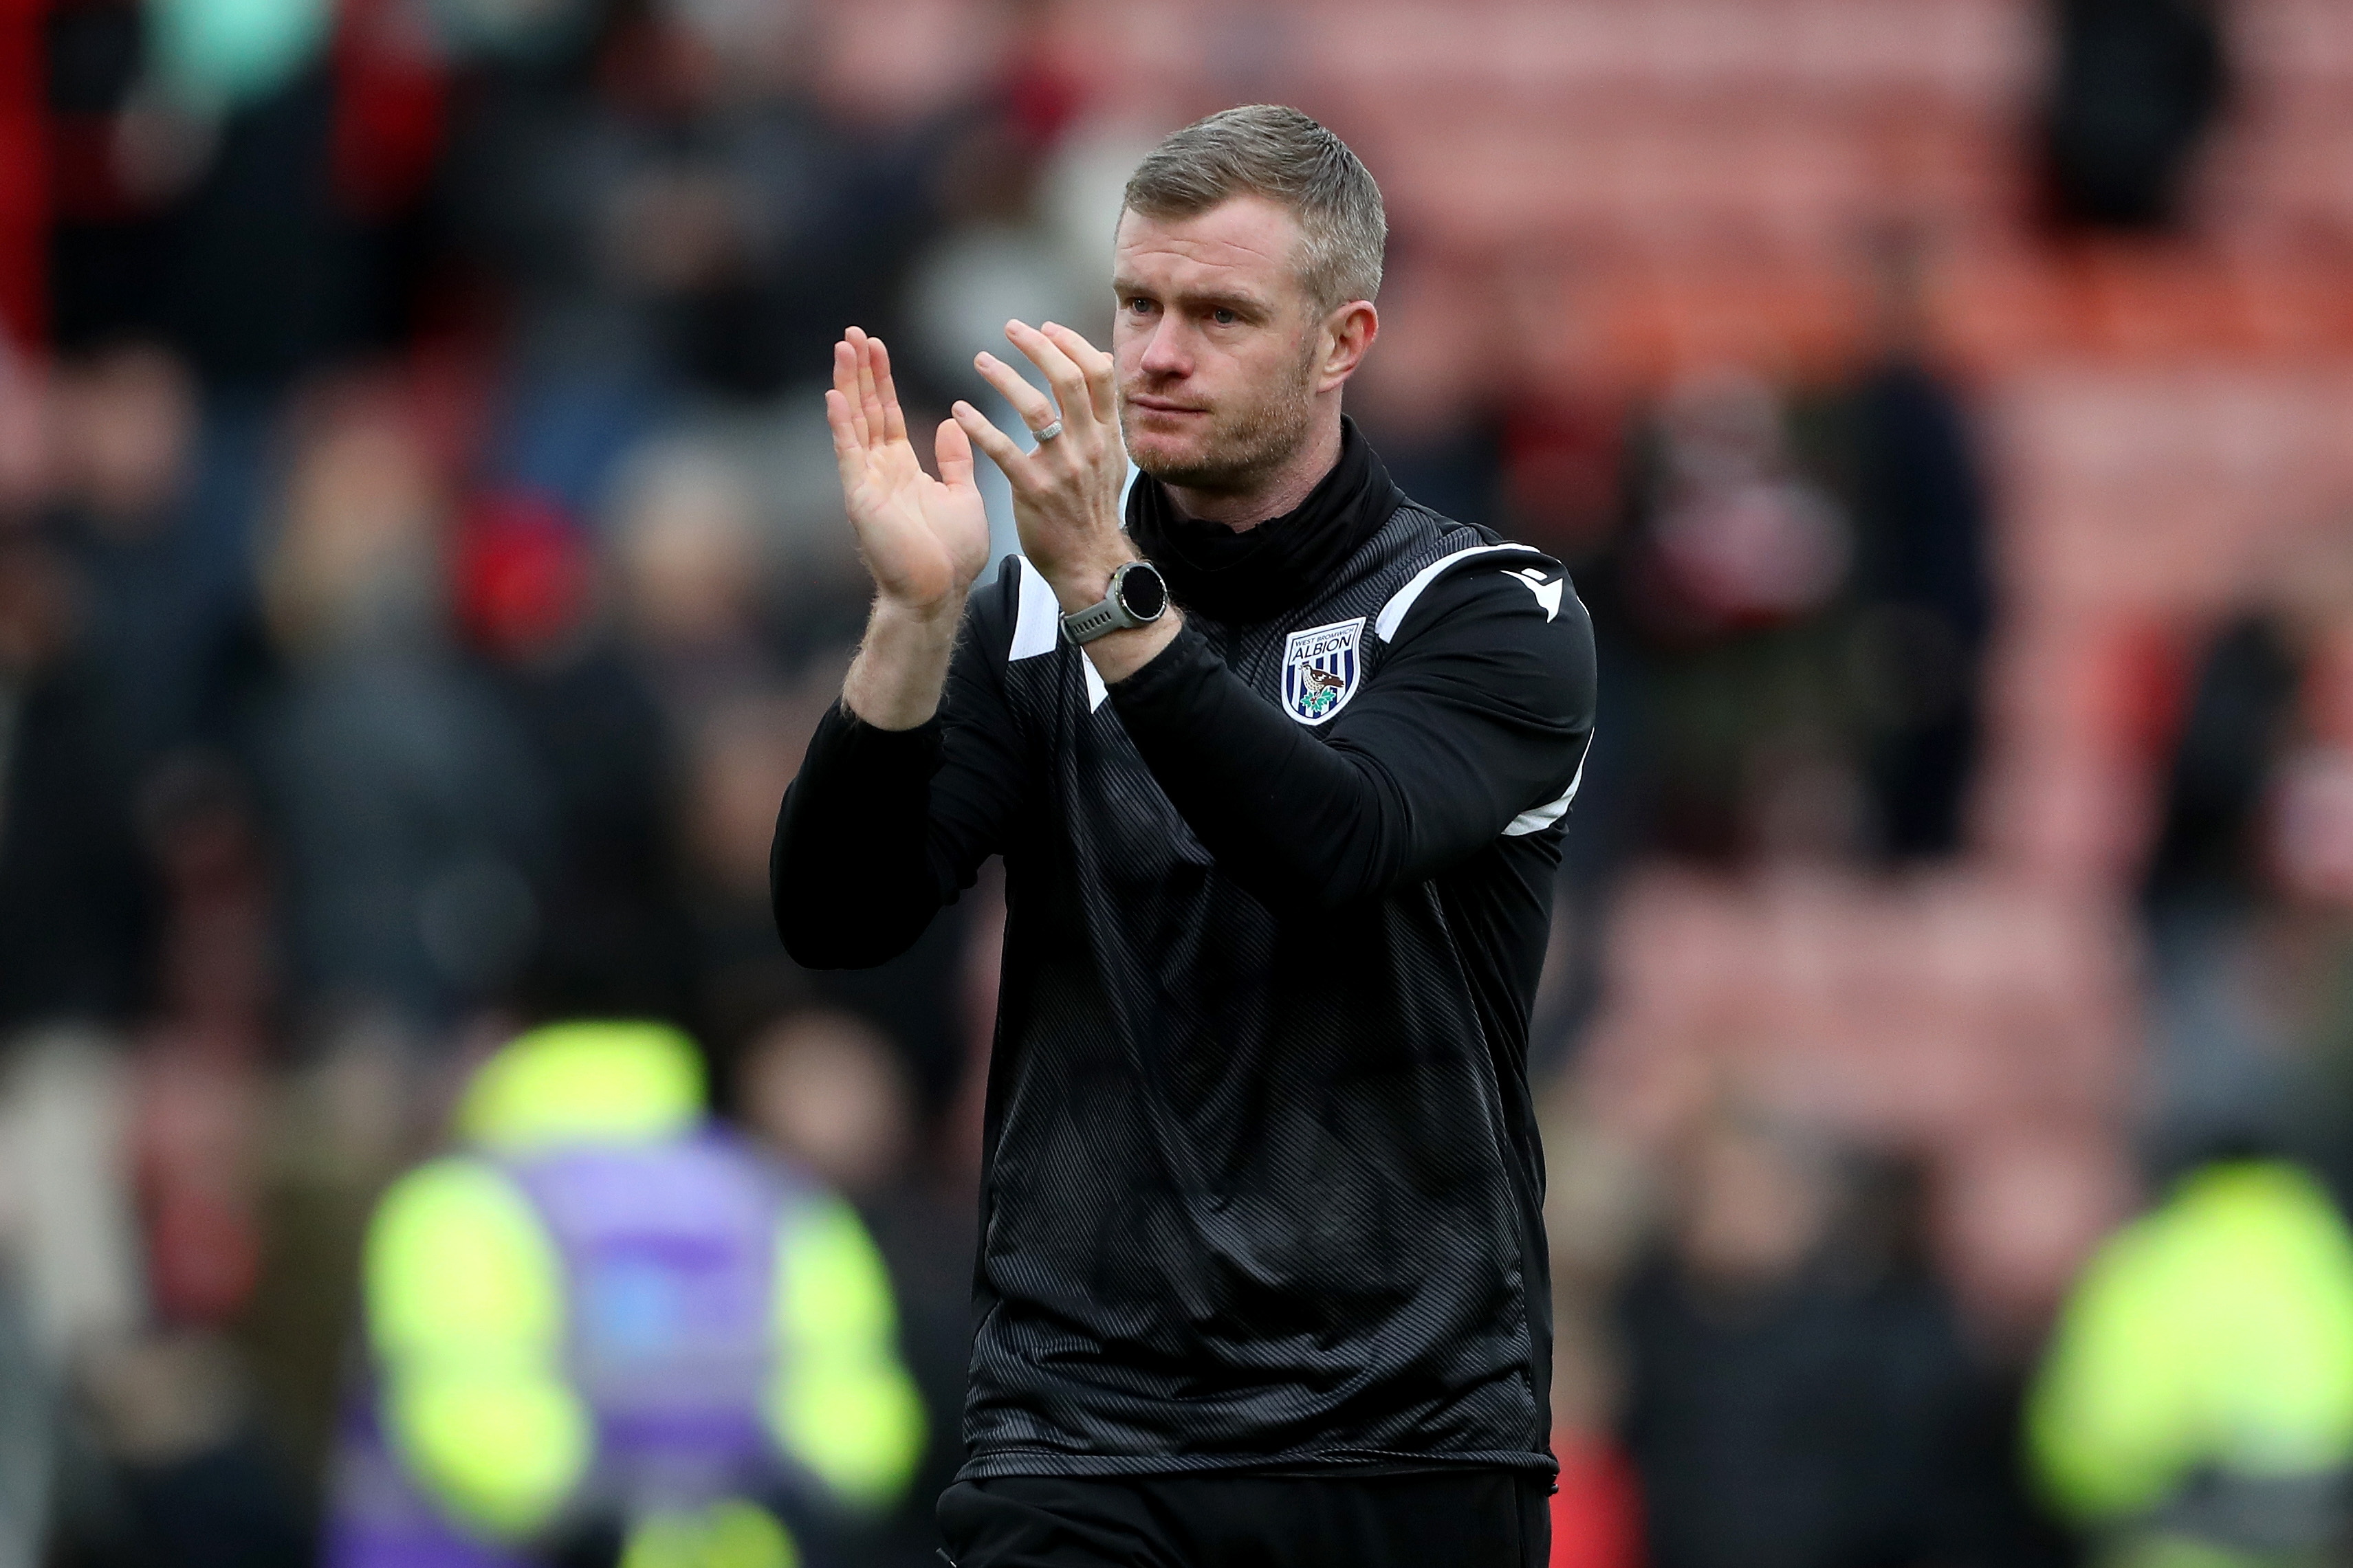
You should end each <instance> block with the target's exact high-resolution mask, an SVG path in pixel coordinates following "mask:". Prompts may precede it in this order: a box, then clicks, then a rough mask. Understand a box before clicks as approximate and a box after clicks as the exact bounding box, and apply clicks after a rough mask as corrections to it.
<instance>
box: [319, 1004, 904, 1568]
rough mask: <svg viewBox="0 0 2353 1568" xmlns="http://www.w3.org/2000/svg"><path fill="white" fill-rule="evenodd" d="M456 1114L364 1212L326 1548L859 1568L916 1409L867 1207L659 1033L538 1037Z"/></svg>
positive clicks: (558, 1032)
mask: <svg viewBox="0 0 2353 1568" xmlns="http://www.w3.org/2000/svg"><path fill="white" fill-rule="evenodd" d="M458 1121H459V1130H460V1131H461V1132H462V1133H463V1135H464V1137H465V1139H466V1141H467V1143H468V1145H469V1147H468V1149H467V1150H466V1151H465V1152H459V1153H455V1154H451V1155H448V1156H446V1157H444V1158H442V1159H439V1160H437V1161H435V1162H433V1163H429V1164H427V1165H426V1166H424V1167H422V1168H420V1169H419V1170H417V1171H415V1172H413V1173H410V1174H409V1175H407V1176H406V1177H405V1178H403V1179H402V1180H401V1181H400V1182H399V1183H398V1184H396V1185H395V1186H394V1188H393V1189H392V1190H391V1191H390V1192H389V1193H388V1194H386V1195H385V1201H384V1204H383V1205H382V1207H381V1208H380V1209H379V1211H378V1213H377V1215H376V1218H375V1223H374V1225H373V1226H372V1227H371V1229H370V1233H369V1237H368V1248H367V1260H366V1327H367V1342H368V1348H369V1352H370V1359H371V1363H372V1367H373V1371H374V1374H375V1382H374V1386H373V1387H371V1388H370V1389H369V1390H368V1392H367V1394H366V1396H365V1398H364V1400H363V1401H361V1402H359V1403H358V1404H357V1405H355V1407H354V1409H353V1413H352V1418H351V1421H350V1424H349V1426H348V1430H347V1435H346V1438H345V1444H344V1451H343V1458H342V1460H341V1462H340V1465H339V1472H338V1482H337V1495H336V1502H335V1521H334V1524H333V1527H332V1539H331V1543H330V1546H329V1551H328V1561H329V1562H331V1563H348V1564H353V1565H359V1564H370V1563H385V1562H392V1561H398V1562H401V1563H417V1564H442V1563H446V1564H448V1565H450V1568H461V1565H463V1568H475V1565H481V1564H497V1563H522V1562H525V1561H530V1560H532V1559H533V1558H534V1557H536V1556H539V1555H540V1554H541V1553H543V1552H547V1553H552V1554H554V1556H555V1557H556V1558H557V1559H558V1560H560V1561H583V1562H598V1561H601V1562H607V1563H610V1562H615V1561H620V1560H626V1561H628V1562H629V1563H637V1562H640V1561H651V1562H681V1561H683V1562H712V1561H721V1562H726V1563H740V1564H744V1568H792V1565H793V1564H796V1563H807V1564H808V1568H827V1565H828V1564H846V1563H854V1562H859V1561H862V1560H863V1559H862V1558H861V1557H860V1556H858V1555H856V1547H855V1542H857V1540H858V1539H859V1538H860V1534H861V1533H862V1532H863V1531H864V1530H865V1529H867V1528H869V1527H868V1525H867V1523H866V1521H870V1520H871V1518H872V1517H873V1516H874V1515H875V1514H876V1513H877V1512H878V1511H879V1510H883V1509H886V1508H888V1507H889V1506H890V1505H892V1503H893V1502H895V1501H896V1500H897V1499H898V1498H899V1496H900V1495H901V1493H902V1490H903V1489H904V1488H905V1486H906V1483H907V1480H908V1477H909V1473H910V1471H911V1469H912V1468H913V1465H914V1462H915V1459H916V1458H917V1455H918V1453H919V1451H920V1449H921V1447H922V1444H923V1415H922V1410H921V1407H920V1405H918V1404H917V1402H916V1398H915V1394H914V1390H913V1387H912V1386H910V1384H909V1382H908V1379H907V1374H906V1373H905V1372H904V1371H903V1370H902V1366H901V1364H900V1362H899V1358H898V1352H897V1347H896V1344H895V1332H896V1322H895V1318H896V1314H895V1310H894V1308H893V1303H892V1291H891V1286H890V1282H889V1280H888V1279H887V1278H886V1276H885V1275H884V1273H883V1270H882V1268H881V1261H880V1259H879V1258H877V1257H876V1255H875V1252H874V1247H873V1244H872V1243H871V1241H869V1240H868V1238H867V1234H866V1231H865V1228H864V1227H863V1226H861V1225H860V1222H859V1220H858V1218H857V1216H856V1215H855V1214H854V1213H853V1212H852V1211H851V1210H850V1209H849V1207H848V1205H844V1204H843V1203H842V1202H841V1201H840V1200H839V1199H838V1198H836V1197H834V1196H832V1195H831V1194H828V1193H827V1192H826V1191H825V1190H824V1189H823V1188H822V1187H821V1186H819V1185H818V1184H816V1183H814V1182H813V1181H811V1180H810V1179H808V1178H807V1176H805V1175H803V1174H801V1173H797V1172H795V1171H793V1170H791V1169H790V1168H788V1167H786V1166H784V1165H781V1164H777V1163H771V1162H768V1161H765V1160H762V1159H760V1158H758V1157H757V1156H755V1155H754V1154H753V1153H752V1152H749V1151H748V1150H747V1149H745V1148H744V1146H743V1145H741V1144H740V1143H738V1142H734V1141H733V1140H731V1139H729V1138H727V1137H726V1136H725V1135H723V1133H720V1132H719V1131H716V1130H715V1129H713V1128H712V1126H711V1125H710V1124H709V1123H708V1121H706V1120H705V1117H704V1112H703V1091H702V1070H701V1068H700V1066H699V1064H698V1062H697V1060H696V1057H695V1052H694V1049H693V1047H692V1046H691V1044H690V1043H689V1042H688V1041H687V1040H686V1039H685V1038H684V1037H681V1036H680V1035H679V1034H677V1033H676V1032H675V1031H673V1030H670V1029H669V1028H666V1027H663V1026H658V1025H644V1024H622V1023H582V1022H575V1023H560V1024H554V1025H550V1026H543V1027H541V1028H539V1029H536V1030H534V1031H533V1032H531V1033H529V1034H526V1035H524V1036H522V1037H521V1038H519V1039H517V1040H515V1041H514V1042H512V1044H510V1045H508V1046H506V1047H504V1048H503V1049H501V1051H500V1052H499V1053H498V1054H497V1055H495V1056H493V1057H492V1058H491V1059H490V1060H489V1061H488V1062H487V1063H486V1064H484V1066H483V1067H482V1068H480V1070H479V1071H478V1072H477V1073H476V1074H475V1076H474V1078H473V1079H472V1081H471V1083H470V1085H469V1087H468V1089H467V1090H466V1094H465V1098H464V1100H463V1101H462V1102H461V1104H460V1106H459V1114H458Z"/></svg>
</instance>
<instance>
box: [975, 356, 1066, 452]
mask: <svg viewBox="0 0 2353 1568" xmlns="http://www.w3.org/2000/svg"><path fill="white" fill-rule="evenodd" d="M972 363H973V368H975V369H976V370H977V371H979V372H980V375H981V379H982V380H984V381H986V382H987V383H988V384H989V385H991V386H993V387H995V388H997V391H999V392H1001V393H1003V394H1004V395H1005V401H1006V402H1008V403H1010V404H1011V405H1013V411H1014V412H1015V413H1016V414H1018V415H1019V416H1021V423H1023V424H1024V425H1027V426H1029V433H1030V434H1031V435H1033V436H1034V435H1036V434H1037V433H1038V432H1039V431H1040V430H1043V429H1044V428H1046V426H1049V425H1051V424H1052V423H1053V422H1054V421H1055V420H1057V419H1059V418H1060V417H1061V416H1060V414H1059V413H1057V412H1056V411H1055V408H1054V405H1053V404H1052V403H1051V402H1050V401H1049V400H1048V398H1047V396H1046V395H1045V394H1044V393H1042V392H1040V391H1039V390H1038V389H1037V388H1036V387H1034V386H1032V385H1030V384H1029V383H1028V382H1026V381H1024V380H1022V379H1021V373H1020V372H1019V371H1018V370H1015V369H1014V368H1013V367H1012V366H1011V365H1009V364H1007V363H1005V362H1004V361H1003V360H1001V359H998V358H997V356H996V355H995V354H987V353H984V354H975V355H974V356H973V361H972Z"/></svg>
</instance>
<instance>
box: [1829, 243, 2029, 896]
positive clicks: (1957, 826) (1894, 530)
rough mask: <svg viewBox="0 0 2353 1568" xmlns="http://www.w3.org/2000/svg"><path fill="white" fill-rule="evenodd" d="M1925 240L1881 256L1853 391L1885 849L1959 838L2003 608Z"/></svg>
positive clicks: (1876, 779)
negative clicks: (1870, 326)
mask: <svg viewBox="0 0 2353 1568" xmlns="http://www.w3.org/2000/svg"><path fill="white" fill-rule="evenodd" d="M1923 265H1924V259H1923V258H1922V257H1921V256H1920V254H1919V253H1918V247H1917V246H1916V244H1915V242H1914V241H1912V240H1911V239H1910V238H1908V237H1894V238H1892V239H1891V240H1889V241H1887V242H1885V243H1883V245H1882V246H1881V247H1880V248H1879V250H1878V252H1877V253H1876V255H1875V256H1874V257H1873V283H1874V291H1875V296H1876V306H1877V318H1878V319H1877V322H1876V336H1877V338H1878V340H1879V355H1880V357H1879V360H1878V363H1875V364H1873V365H1872V366H1871V367H1870V368H1869V369H1868V370H1867V372H1866V373H1865V374H1864V376H1863V379H1862V382H1861V384H1859V385H1858V386H1857V387H1856V388H1855V390H1854V393H1853V394H1852V412H1851V416H1852V420H1853V424H1854V436H1853V439H1854V447H1855V452H1854V461H1855V468H1856V472H1855V475H1854V515H1855V529H1856V534H1857V542H1858V549H1857V560H1856V570H1855V595H1856V598H1857V601H1858V606H1857V612H1856V617H1855V623H1854V626H1853V629H1852V634H1851V635H1852V639H1853V641H1852V646H1853V650H1854V652H1853V665H1854V670H1853V674H1852V679H1853V681H1854V684H1855V685H1856V686H1858V687H1859V688H1860V689H1861V692H1860V701H1859V704H1858V706H1859V707H1860V709H1861V713H1860V714H1859V728H1860V729H1861V731H1862V736H1863V744H1864V747H1865V750H1866V758H1865V762H1866V768H1867V774H1868V778H1869V781H1870V784H1871V786H1872V791H1873V795H1874V796H1875V813H1874V815H1875V816H1876V823H1875V831H1876V835H1877V837H1878V839H1879V842H1880V847H1882V848H1883V849H1884V850H1885V851H1886V852H1887V853H1888V854H1890V855H1892V856H1894V857H1895V858H1898V859H1911V858H1920V857H1936V856H1949V855H1952V854H1954V853H1955V852H1956V851H1957V850H1958V849H1960V848H1961V847H1962V841H1961V830H1962V821H1963V813H1964V808H1965V805H1966V804H1967V802H1968V795H1969V789H1970V785H1971V783H1972V780H1973V776H1974V773H1975V769H1976V764H1977V753H1978V724H1979V716H1980V713H1979V703H1980V693H1979V687H1980V684H1981V682H1982V679H1983V666H1984V662H1985V652H1986V645H1987V642H1988V639H1989V637H1991V636H1992V633H1993V620H1994V604H1993V581H1992V568H1991V563H1990V562H1989V551H1990V542H1989V519H1988V516H1987V498H1986V490H1985V483H1984V480H1983V479H1982V477H1981V475H1980V472H1979V467H1980V465H1979V461H1978V453H1977V444H1976V441H1975V439H1974V437H1973V434H1972V432H1971V430H1970V428H1969V422H1968V417H1967V416H1966V414H1965V413H1964V411H1963V409H1962V407H1961V403H1960V398H1959V396H1958V395H1957V392H1956V391H1955V389H1954V387H1953V386H1952V385H1951V384H1949V383H1948V382H1947V379H1946V377H1945V376H1944V375H1943V374H1942V373H1941V372H1940V370H1939V368H1938V367H1937V366H1936V363H1935V362H1934V360H1933V358H1932V357H1931V349H1930V340H1929V321H1928V316H1927V306H1926V300H1924V299H1923V298H1922V289H1923V286H1924V285H1923V280H1922V279H1921V277H1920V270H1921V268H1922V266H1923Z"/></svg>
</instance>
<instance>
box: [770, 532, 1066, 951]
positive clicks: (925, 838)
mask: <svg viewBox="0 0 2353 1568" xmlns="http://www.w3.org/2000/svg"><path fill="white" fill-rule="evenodd" d="M1012 576H1013V574H1011V573H1009V572H1008V573H1007V574H1005V578H1011V577H1012ZM1004 584H1005V580H1004V579H1000V582H999V584H998V585H997V586H996V587H991V588H987V589H984V590H982V591H981V593H980V594H977V595H974V598H973V603H972V605H970V607H969V608H968V609H967V610H966V612H965V626H964V633H963V636H962V637H961V638H960V639H959V640H958V642H957V645H956V651H955V658H954V659H953V661H952V662H951V663H950V665H949V667H948V681H947V689H946V690H945V692H944V694H943V695H942V698H941V701H940V711H939V713H938V714H937V715H936V716H935V717H934V719H933V720H932V721H931V722H929V723H927V724H923V725H920V726H918V727H917V728H915V729H913V730H901V731H892V730H878V729H876V728H874V727H873V726H872V725H871V724H868V723H866V722H864V721H861V720H860V719H858V718H857V717H856V716H855V715H853V714H851V713H850V712H849V710H846V709H845V708H843V706H842V705H841V704H840V703H839V701H837V702H835V704H834V705H833V706H832V708H830V709H829V710H827V712H826V716H825V718H824V719H823V721H820V722H819V723H818V728H817V733H816V735H815V736H814V737H812V738H811V740H810V741H809V747H808V752H807V756H806V758H805V759H804V760H803V761H802V763H801V771H800V774H799V776H798V777H797V778H796V779H795V780H794V781H793V784H792V787H791V788H790V789H788V790H786V792H785V801H784V806H783V808H782V810H781V811H780V812H779V813H778V814H777V818H776V843H775V845H774V847H772V848H771V850H770V852H769V862H768V872H769V876H768V886H769V892H770V895H771V898H772V900H773V902H774V906H775V910H776V933H777V935H778V936H780V937H782V938H783V939H784V944H785V951H786V952H789V953H791V954H792V955H793V957H794V958H795V959H796V960H797V961H798V962H800V963H805V964H807V965H808V966H809V967H811V968H813V969H862V968H867V967H871V965H874V964H877V963H884V962H887V961H888V960H890V959H892V958H895V957H897V956H898V955H899V954H900V953H902V952H905V951H906V950H907V949H908V948H909V947H910V946H912V945H913V943H914V941H915V939H916V938H917V937H919V936H921V935H922V934H923V928H924V927H925V926H926V925H928V924H930V923H931V919H932V917H933V916H934V914H936V913H938V912H939V910H941V908H943V907H944V906H945V905H947V904H949V903H952V902H954V901H955V899H956V897H957V895H958V894H959V893H961V892H962V891H963V890H964V889H966V888H968V887H970V886H972V882H973V879H974V877H975V876H976V875H977V874H978V872H979V869H980V865H981V862H982V861H984V860H986V859H987V858H988V857H989V856H990V855H992V854H994V853H996V852H997V850H998V849H999V848H1000V847H1002V846H1003V842H1004V838H1005V834H1006V830H1007V827H1008V824H1010V823H1011V821H1012V820H1013V816H1014V813H1015V812H1016V811H1017V810H1018V807H1019V805H1020V803H1021V801H1022V799H1023V797H1024V795H1025V793H1026V791H1027V789H1028V772H1029V761H1028V758H1027V754H1026V752H1024V750H1023V748H1022V747H1021V745H1020V743H1019V740H1018V736H1017V735H1016V733H1015V731H1014V725H1013V719H1012V715H1011V713H1010V712H1009V711H1008V710H1007V708H1006V705H1005V697H1004V693H1003V691H1002V690H1001V689H1000V688H999V687H998V685H997V672H998V671H999V670H1000V669H1002V668H1003V667H1004V652H1003V650H1004V646H1005V642H1006V637H1007V635H1008V634H1007V633H1006V631H1005V630H1004V629H1003V628H1004V627H1005V626H1007V625H1008V620H1007V616H1006V605H1005V604H1004V599H1005V597H1006V595H1007V594H1008V592H1009V590H1008V589H1007V588H1006V587H1005V585H1004Z"/></svg>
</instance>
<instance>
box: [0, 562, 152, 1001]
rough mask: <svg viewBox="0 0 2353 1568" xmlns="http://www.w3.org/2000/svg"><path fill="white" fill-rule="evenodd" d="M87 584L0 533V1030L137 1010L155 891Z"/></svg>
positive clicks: (66, 566)
mask: <svg viewBox="0 0 2353 1568" xmlns="http://www.w3.org/2000/svg"><path fill="white" fill-rule="evenodd" d="M82 619H83V603H82V597H81V595H80V594H79V584H77V583H76V581H75V580H74V577H73V574H72V572H71V569H70V567H69V563H67V561H66V560H65V559H64V557H63V556H62V555H61V554H60V553H59V552H58V551H57V550H55V549H53V548H52V547H50V545H49V544H47V542H45V541H43V540H41V539H39V538H37V537H34V536H30V535H26V534H24V533H21V532H15V533H11V532H0V1030H5V1029H6V1028H8V1027H10V1026H20V1025H23V1024H26V1023H28V1022H33V1021H37V1020H42V1019H48V1018H55V1017H59V1016H75V1017H82V1018H90V1017H97V1018H109V1019H119V1018H121V1017H122V1016H125V1015H126V1014H128V1013H129V1012H130V1011H131V1010H132V1008H133V1007H134V1006H135V1005H137V1003H138V1001H139V999H140V995H141V993H142V989H143V984H144V981H145V964H144V962H143V960H144V957H145V954H146V951H147V948H146V944H147V941H148V937H149V932H150V929H151V925H152V919H153V910H152V906H153V891H152V889H151V887H150V885H149V879H148V876H147V868H146V867H145V866H144V864H143V863H142V859H141V857H140V854H139V849H138V843H137V838H136V835H135V831H134V829H133V827H132V812H131V798H130V797H131V786H130V781H129V779H128V778H127V777H126V776H125V773H124V770H123V767H122V765H121V753H120V752H119V751H118V749H117V748H116V747H115V746H114V745H113V743H112V737H111V734H110V733H109V725H108V723H107V712H106V708H105V704H104V696H103V689H102V688H101V687H100V683H99V681H98V679H97V678H96V676H95V673H94V672H93V671H92V670H91V668H90V665H89V662H88V658H87V656H86V653H85V651H84V647H83V637H82Z"/></svg>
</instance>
